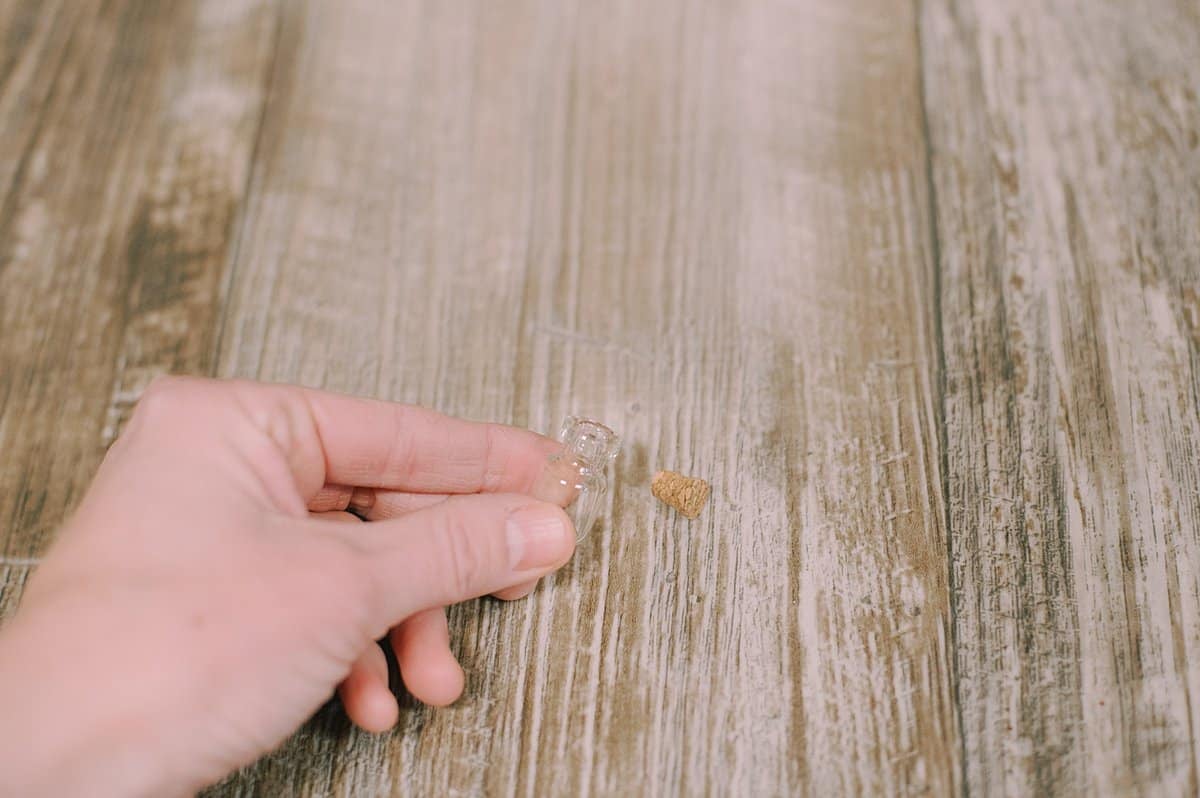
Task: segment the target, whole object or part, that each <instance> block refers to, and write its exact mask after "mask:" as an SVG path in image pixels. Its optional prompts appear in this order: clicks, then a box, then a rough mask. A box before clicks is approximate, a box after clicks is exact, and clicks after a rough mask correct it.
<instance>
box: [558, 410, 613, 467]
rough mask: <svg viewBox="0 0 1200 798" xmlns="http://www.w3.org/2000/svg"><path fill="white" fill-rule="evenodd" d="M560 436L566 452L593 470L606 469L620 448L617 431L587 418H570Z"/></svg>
mask: <svg viewBox="0 0 1200 798" xmlns="http://www.w3.org/2000/svg"><path fill="white" fill-rule="evenodd" d="M559 438H560V440H562V443H563V448H564V449H565V450H566V452H568V453H569V454H570V455H571V456H572V457H573V458H574V459H576V460H578V461H579V462H580V463H582V464H583V465H584V466H586V467H587V468H589V469H591V470H593V471H602V470H604V468H605V467H606V466H607V465H608V463H609V461H610V460H612V459H613V458H614V457H616V456H617V451H618V450H619V448H620V441H619V439H618V438H617V435H616V433H615V432H613V431H612V430H611V429H609V428H608V427H607V426H605V425H604V424H601V423H600V422H598V421H592V420H591V419H586V418H575V417H570V418H568V419H567V421H566V423H564V424H563V429H562V433H561V434H560V435H559Z"/></svg>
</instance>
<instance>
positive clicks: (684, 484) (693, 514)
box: [650, 471, 709, 518]
mask: <svg viewBox="0 0 1200 798" xmlns="http://www.w3.org/2000/svg"><path fill="white" fill-rule="evenodd" d="M650 492H651V493H653V494H654V497H655V498H656V499H658V500H659V501H661V502H663V503H665V504H669V505H671V506H672V507H674V508H675V509H676V510H678V511H679V512H681V513H683V514H684V515H685V516H687V517H688V518H699V517H700V510H702V509H703V508H704V503H705V502H706V501H708V492H709V487H708V483H707V482H705V481H704V480H702V479H700V478H699V477H685V476H684V475H683V474H676V473H675V472H674V471H659V472H658V473H657V474H655V475H654V479H652V480H651V481H650Z"/></svg>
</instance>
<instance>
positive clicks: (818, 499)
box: [218, 2, 958, 795]
mask: <svg viewBox="0 0 1200 798" xmlns="http://www.w3.org/2000/svg"><path fill="white" fill-rule="evenodd" d="M875 5H876V8H875V11H877V12H879V13H875V14H873V15H872V14H866V15H865V16H864V15H863V14H862V13H859V12H848V11H846V10H844V9H843V8H842V4H840V3H836V2H828V3H806V4H801V5H799V6H797V5H796V4H789V3H759V2H755V3H748V2H747V3H729V4H723V5H720V6H706V7H699V6H696V5H695V4H690V3H685V2H665V3H655V4H653V5H651V6H649V7H646V6H645V4H633V3H611V4H600V5H597V4H589V3H562V2H541V3H535V2H527V3H517V4H506V5H505V6H504V7H503V9H502V10H500V9H497V8H495V7H493V6H489V5H487V4H479V5H470V4H421V3H398V4H392V5H391V6H389V7H388V9H387V10H381V9H380V8H379V7H378V6H376V5H374V4H370V3H366V4H358V5H354V6H353V7H350V8H347V7H343V6H339V7H338V8H337V10H335V9H334V8H333V7H332V6H330V5H328V4H322V3H310V4H308V5H307V6H306V7H305V9H304V11H303V13H301V12H300V11H295V12H294V13H289V14H288V15H287V18H286V22H285V26H284V28H283V33H282V42H283V44H282V45H281V47H282V48H284V49H286V50H288V51H290V52H295V53H296V54H297V55H296V65H295V68H294V70H292V71H291V72H290V73H289V74H288V75H287V76H286V77H285V78H284V79H283V82H282V83H281V85H280V86H279V87H278V94H277V95H276V96H275V97H274V99H273V102H272V104H271V112H270V115H269V118H268V119H267V122H266V127H265V129H264V136H263V141H264V142H265V143H266V144H267V145H268V146H264V147H263V149H262V151H261V157H260V160H259V162H258V163H257V164H256V174H255V178H254V191H253V194H252V197H251V198H250V200H249V202H248V204H247V210H246V222H245V225H244V235H243V239H242V241H243V243H242V246H241V247H240V248H239V252H238V258H237V261H236V264H235V267H234V271H233V274H234V281H233V285H232V290H231V292H230V301H229V306H228V308H227V311H226V316H225V320H224V327H223V331H224V332H223V339H222V340H223V344H222V349H221V355H220V360H219V366H218V367H219V372H220V373H221V374H224V375H231V376H232V375H238V376H249V377H258V378H263V379H272V380H287V381H298V382H303V383H308V384H313V385H321V386H324V387H328V388H334V389H338V390H344V391H351V392H355V393H366V394H372V395H377V396H382V397H386V398H390V399H397V400H405V401H416V402H421V403H426V404H432V405H434V406H436V407H438V408H439V409H442V410H445V411H447V412H452V413H458V414H463V415H467V416H471V417H478V418H492V419H500V420H504V421H511V422H514V423H517V424H524V425H530V426H533V427H535V428H539V429H543V430H546V429H552V428H553V427H554V426H555V425H556V423H557V420H558V418H559V417H561V416H562V415H563V414H564V413H566V412H568V411H580V412H586V413H590V414H595V415H596V416H597V417H598V418H602V419H605V420H607V421H609V422H611V423H612V424H613V425H615V426H616V427H617V428H618V429H619V430H621V432H622V433H623V434H624V436H625V439H626V442H627V446H626V452H625V454H624V456H623V457H622V459H621V460H620V461H619V467H618V474H617V476H618V480H617V485H618V489H617V495H616V496H615V498H614V501H613V507H612V513H611V523H610V524H609V525H607V526H606V528H605V529H604V531H603V532H602V533H600V534H597V535H595V536H594V537H593V538H591V539H589V540H588V541H587V543H586V544H585V546H584V548H583V549H582V550H581V551H580V553H579V555H578V556H577V558H576V560H575V562H574V563H573V565H572V566H571V567H570V568H568V569H567V570H566V571H564V572H563V573H562V574H561V575H560V576H559V577H558V578H557V579H555V580H554V583H553V585H552V586H547V587H546V588H544V589H543V590H541V591H540V592H539V593H538V594H536V595H535V596H534V597H533V598H532V599H531V600H529V601H527V602H524V603H522V604H519V605H516V606H501V605H498V604H494V603H484V604H480V605H477V606H468V607H464V608H462V609H460V610H458V611H456V613H455V615H454V618H453V627H454V630H455V635H456V643H457V646H458V649H459V653H460V655H461V657H462V658H463V660H464V663H465V664H466V666H467V669H468V671H469V673H470V689H469V693H468V696H467V698H465V699H464V700H463V701H462V702H460V703H459V704H458V705H456V706H455V707H453V708H451V709H448V710H440V711H436V712H434V711H429V710H424V709H416V708H414V709H411V710H409V711H406V712H405V715H404V719H403V721H402V725H401V728H400V730H399V731H398V732H397V734H396V735H395V736H394V737H392V738H391V739H389V740H386V741H378V740H373V741H368V740H367V739H366V738H365V737H364V736H361V735H358V734H355V733H352V732H349V731H341V732H336V731H335V730H333V729H331V728H330V725H329V724H330V723H332V722H333V719H332V718H330V717H325V718H324V719H323V720H322V722H321V725H320V727H319V728H321V729H322V730H323V731H322V733H321V734H308V735H305V736H302V737H301V738H298V739H297V740H295V741H293V743H292V744H291V745H290V746H289V747H287V748H286V749H285V750H284V751H283V752H281V753H280V754H278V755H277V756H275V757H274V758H272V759H270V760H268V761H267V762H265V763H263V764H262V765H260V766H259V767H257V768H254V769H251V770H250V771H248V772H247V773H244V774H241V775H239V776H238V777H237V778H235V779H234V780H232V781H231V782H229V783H228V784H227V785H226V787H225V788H224V790H225V791H228V792H230V793H239V792H245V793H263V794H265V793H268V792H270V791H271V789H272V788H273V785H276V784H278V783H280V781H281V780H286V783H287V784H288V785H289V790H292V789H294V790H296V791H299V792H306V791H312V792H324V791H333V792H348V793H356V792H367V793H370V792H387V791H391V790H396V791H399V792H410V791H416V792H431V793H436V794H479V793H487V794H523V795H533V794H588V793H596V794H619V793H622V792H625V791H627V790H628V789H629V788H630V785H633V784H638V785H641V788H642V789H643V790H644V791H645V792H646V793H648V794H678V793H703V792H710V791H717V792H722V793H730V794H767V793H771V792H805V791H810V792H816V793H828V792H830V791H837V792H848V793H849V792H860V791H885V792H907V793H919V792H923V791H934V792H941V793H945V792H948V791H950V790H952V789H953V788H954V784H955V782H956V779H957V776H956V773H957V772H958V771H957V765H956V758H957V753H958V749H957V747H956V745H955V743H954V740H955V729H954V715H953V711H952V707H951V689H952V687H951V674H950V665H951V660H950V655H949V650H948V640H949V603H948V592H947V579H946V562H947V559H946V544H945V533H944V528H943V520H944V517H945V512H944V508H943V507H942V505H941V503H940V486H941V479H940V476H939V468H940V465H939V463H940V458H941V454H940V450H939V444H938V432H937V430H938V413H939V408H938V406H937V401H936V400H937V397H936V394H935V386H936V384H937V380H936V354H935V351H934V335H933V323H932V316H931V315H930V314H929V313H928V312H927V310H928V309H929V308H931V307H934V306H936V300H935V298H934V296H933V291H934V289H935V280H934V276H933V260H932V250H931V246H930V242H929V219H928V213H927V209H928V206H929V198H928V196H927V195H926V190H927V181H926V161H925V143H924V139H923V133H922V127H921V124H922V122H921V111H920V92H919V85H920V80H919V79H920V72H919V63H918V59H917V50H916V37H915V33H914V32H915V26H916V20H915V17H914V16H911V15H908V14H906V15H905V16H903V18H902V19H901V20H900V23H901V24H899V25H897V24H895V21H894V20H889V19H888V18H887V15H886V14H883V13H882V12H883V11H884V10H885V9H886V8H888V7H890V4H887V3H882V2H881V3H877V4H875ZM864 19H866V20H867V21H865V22H864ZM871 20H874V21H871ZM780 30H787V31H790V32H791V34H792V35H789V36H783V37H781V36H780V35H779V31H780ZM797 36H798V37H799V39H798V40H797V38H796V37H797ZM854 41H858V42H860V43H861V46H863V47H867V48H868V49H869V50H870V52H872V53H873V58H872V59H871V60H869V61H864V60H863V59H862V58H861V57H860V52H861V51H860V49H859V45H856V46H854V47H850V46H849V44H850V43H851V42H854ZM798 44H799V45H800V46H797V45H798ZM797 75H808V76H810V77H808V78H807V79H802V80H796V79H795V76H797ZM367 109H369V112H368V111H367ZM659 466H663V467H676V468H680V469H682V470H685V471H687V472H688V473H695V474H700V475H703V476H705V477H706V478H708V479H710V480H711V481H712V482H713V485H714V498H713V501H712V506H711V509H710V511H708V512H707V513H706V514H705V516H704V517H703V518H702V519H701V520H700V521H699V522H696V523H694V524H690V525H689V524H686V523H684V522H682V521H681V519H679V518H677V517H676V516H674V515H671V514H668V512H667V511H666V510H665V509H664V508H661V507H659V506H657V505H656V503H654V502H652V500H651V499H650V496H649V492H648V480H649V476H650V474H651V473H652V471H653V470H654V469H655V468H657V467H659ZM331 733H340V734H342V735H345V738H346V741H345V743H344V746H348V747H349V749H350V750H351V751H353V752H354V753H353V754H351V755H350V756H348V757H347V756H346V755H345V754H344V753H340V752H341V751H342V750H343V744H339V745H337V746H335V747H333V748H331V746H330V743H329V741H328V735H329V734H331ZM331 752H334V753H331Z"/></svg>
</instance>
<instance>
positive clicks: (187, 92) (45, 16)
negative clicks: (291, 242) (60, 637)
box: [0, 0, 273, 558]
mask: <svg viewBox="0 0 1200 798" xmlns="http://www.w3.org/2000/svg"><path fill="white" fill-rule="evenodd" d="M6 5H7V7H6V8H5V9H4V11H5V12H6V13H5V14H4V16H3V17H2V20H3V21H2V22H0V25H3V27H2V28H0V41H2V42H6V45H5V47H4V56H3V58H0V141H3V155H2V157H0V187H2V189H0V192H2V194H0V196H2V199H0V330H3V335H2V336H0V453H3V458H2V460H0V519H3V524H4V529H6V530H8V533H7V534H5V535H4V536H3V537H0V555H2V556H5V557H11V558H30V557H36V556H37V555H38V554H40V552H41V551H42V550H43V549H44V548H45V546H46V544H47V543H48V541H49V540H50V538H51V537H52V535H53V532H54V529H55V528H56V527H57V526H58V525H59V523H61V521H62V519H63V518H64V516H65V514H66V512H67V511H68V510H69V508H70V507H71V506H72V505H73V503H74V502H75V501H76V500H77V499H78V497H79V495H80V492H81V491H82V490H83V488H85V487H86V485H87V483H88V480H89V479H90V477H91V474H92V472H93V471H94V470H95V468H96V465H97V464H98V463H99V460H100V457H101V456H102V455H103V453H104V450H105V448H106V447H107V445H108V444H109V443H111V442H112V440H113V438H114V437H115V435H116V433H117V430H118V429H119V426H120V422H121V420H122V418H123V417H124V415H125V414H126V413H127V411H128V410H129V408H130V407H132V404H133V402H134V401H135V400H136V398H137V396H138V395H139V393H140V390H141V388H142V387H144V386H145V385H146V384H147V383H148V382H149V380H150V379H151V378H152V377H153V376H155V375H157V374H160V373H164V372H168V371H199V372H204V371H207V370H208V368H209V365H208V358H209V357H210V356H211V351H210V350H211V346H212V344H211V340H212V335H213V332H214V330H215V319H216V301H215V300H216V297H217V293H218V288H219V285H220V275H221V273H222V269H223V266H224V259H225V252H226V243H227V239H228V235H227V232H228V228H229V226H230V223H231V220H232V218H233V213H234V209H235V207H236V204H237V201H238V199H239V198H240V196H241V195H242V193H243V191H244V188H245V183H246V173H247V170H248V165H249V162H250V152H251V150H252V148H253V143H254V140H255V133H256V130H257V125H258V119H259V113H260V110H261V105H262V98H263V79H264V77H265V72H266V65H267V63H268V60H269V54H270V52H271V49H272V48H271V42H272V33H273V24H272V23H273V12H272V8H271V5H270V4H269V3H267V2H259V0H246V2H227V0H204V1H202V2H186V3H182V2H181V3H146V2H118V3H105V4H102V3H97V2H90V1H89V0H78V1H77V2H76V1H75V0H72V2H65V3H63V2H40V1H39V2H25V3H13V2H10V3H8V4H6Z"/></svg>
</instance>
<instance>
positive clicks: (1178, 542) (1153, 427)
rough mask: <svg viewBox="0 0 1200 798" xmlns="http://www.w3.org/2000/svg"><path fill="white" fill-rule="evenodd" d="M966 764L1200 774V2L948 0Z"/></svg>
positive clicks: (1085, 790)
mask: <svg viewBox="0 0 1200 798" xmlns="http://www.w3.org/2000/svg"><path fill="white" fill-rule="evenodd" d="M921 38H922V47H923V51H924V53H925V56H926V57H925V70H924V75H925V83H926V102H927V107H928V111H929V114H928V116H929V129H930V144H931V150H932V153H933V161H932V165H933V169H932V175H933V180H934V183H935V186H936V196H937V230H938V234H939V239H940V251H941V264H942V277H941V284H942V294H941V297H942V304H941V309H940V310H941V317H942V331H943V341H944V356H945V408H946V409H945V417H946V444H947V445H946V450H947V462H948V468H947V474H948V483H947V484H948V500H949V506H950V519H949V523H950V528H951V531H952V533H953V545H952V558H951V559H952V568H953V579H952V585H953V590H952V601H953V607H954V617H955V640H956V648H957V667H958V672H959V681H958V699H959V712H960V716H961V728H962V734H963V739H964V745H965V755H964V761H965V763H966V785H967V787H968V789H969V790H970V791H971V792H973V793H981V794H1006V795H1050V794H1088V795H1095V794H1111V793H1122V794H1142V795H1195V794H1196V792H1197V789H1198V786H1197V777H1196V753H1197V748H1196V746H1197V738H1196V734H1195V723H1196V714H1197V710H1198V709H1200V706H1198V704H1197V701H1198V700H1200V670H1198V669H1197V667H1196V663H1197V662H1200V659H1197V656H1198V654H1200V652H1198V651H1197V645H1200V590H1198V587H1200V586H1198V584H1197V579H1198V578H1200V571H1198V570H1197V565H1198V564H1200V492H1198V490H1197V487H1198V484H1197V483H1198V479H1200V457H1198V449H1197V447H1198V446H1200V419H1198V417H1197V396H1198V395H1200V394H1198V392H1197V387H1198V384H1200V383H1198V381H1197V380H1198V374H1200V372H1198V371H1197V369H1196V366H1197V362H1198V360H1197V356H1198V355H1200V336H1198V330H1200V326H1198V325H1197V320H1198V319H1200V313H1198V312H1197V309H1198V308H1200V305H1198V304H1197V299H1196V298H1197V296H1200V293H1198V290H1200V232H1198V231H1200V149H1198V139H1200V108H1198V106H1197V94H1196V93H1197V91H1198V90H1200V13H1198V9H1197V7H1196V5H1195V4H1191V3H1179V2H1172V0H1163V1H1162V2H1149V3H1125V2H1121V0H1106V1H1104V2H1091V0H1088V1H1087V2H1082V1H1078V2H1072V1H1071V0H1061V1H1060V2H1052V3H1043V4H1039V5H1038V6H1037V7H1036V8H1034V7H1030V6H1029V5H1027V4H1011V3H994V2H990V1H989V0H957V1H954V0H931V1H930V2H927V3H925V4H924V13H923V16H922V24H921Z"/></svg>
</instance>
